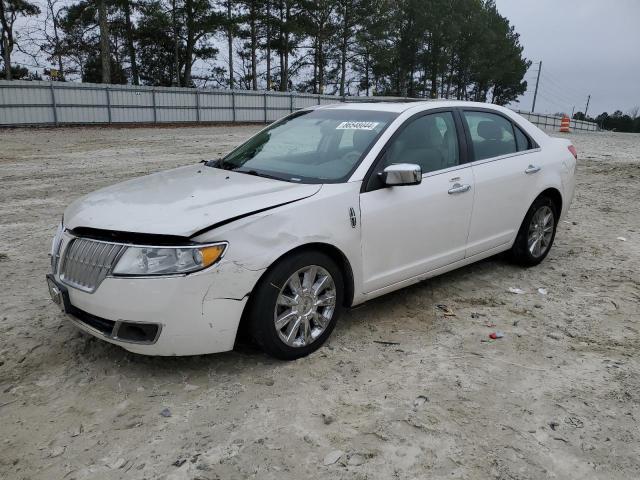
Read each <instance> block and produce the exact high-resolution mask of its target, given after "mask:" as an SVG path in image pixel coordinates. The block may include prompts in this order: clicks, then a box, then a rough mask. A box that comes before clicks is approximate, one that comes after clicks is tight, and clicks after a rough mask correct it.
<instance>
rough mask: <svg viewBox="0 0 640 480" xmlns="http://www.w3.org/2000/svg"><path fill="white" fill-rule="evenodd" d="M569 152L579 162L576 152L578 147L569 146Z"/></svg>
mask: <svg viewBox="0 0 640 480" xmlns="http://www.w3.org/2000/svg"><path fill="white" fill-rule="evenodd" d="M569 151H570V152H571V155H573V157H574V158H575V159H576V160H578V151H577V150H576V147H574V146H573V145H569Z"/></svg>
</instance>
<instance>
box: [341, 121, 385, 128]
mask: <svg viewBox="0 0 640 480" xmlns="http://www.w3.org/2000/svg"><path fill="white" fill-rule="evenodd" d="M378 123H379V122H342V123H341V124H340V125H338V126H337V127H336V130H373V129H374V128H376V126H377V125H378Z"/></svg>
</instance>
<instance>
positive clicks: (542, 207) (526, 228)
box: [511, 196, 558, 266]
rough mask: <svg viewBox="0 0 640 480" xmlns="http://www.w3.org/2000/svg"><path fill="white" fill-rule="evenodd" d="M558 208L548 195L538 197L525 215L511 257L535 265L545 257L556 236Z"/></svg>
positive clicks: (518, 261)
mask: <svg viewBox="0 0 640 480" xmlns="http://www.w3.org/2000/svg"><path fill="white" fill-rule="evenodd" d="M557 222H558V209H557V207H556V205H555V203H554V202H553V201H552V200H551V199H550V198H548V197H544V196H543V197H538V198H536V200H535V201H534V202H533V204H532V205H531V207H530V208H529V210H528V211H527V214H526V215H525V217H524V220H523V222H522V225H521V226H520V230H519V231H518V236H517V237H516V241H515V242H514V244H513V247H512V248H511V258H512V259H513V260H514V261H515V262H516V263H519V264H520V265H524V266H534V265H538V264H539V263H540V262H542V260H544V259H545V257H546V256H547V254H548V253H549V250H550V249H551V245H553V240H554V238H555V236H556V228H557Z"/></svg>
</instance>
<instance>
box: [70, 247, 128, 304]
mask: <svg viewBox="0 0 640 480" xmlns="http://www.w3.org/2000/svg"><path fill="white" fill-rule="evenodd" d="M124 248H126V247H125V246H124V245H119V244H117V243H107V242H98V241H96V240H89V239H87V238H74V239H73V240H71V241H70V242H69V244H68V245H67V248H66V249H65V251H64V255H63V257H62V264H61V266H60V280H62V282H63V283H66V284H67V285H69V286H71V287H74V288H78V289H80V290H84V291H85V292H89V293H93V292H95V290H96V288H98V287H99V286H100V284H101V283H102V281H103V280H104V279H105V277H106V276H107V274H108V273H109V272H110V271H111V268H112V266H113V264H114V262H115V260H116V259H117V258H118V256H119V255H120V252H122V250H123V249H124Z"/></svg>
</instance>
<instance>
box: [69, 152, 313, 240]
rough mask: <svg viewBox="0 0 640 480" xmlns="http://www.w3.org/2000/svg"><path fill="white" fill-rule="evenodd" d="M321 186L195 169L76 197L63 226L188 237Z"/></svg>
mask: <svg viewBox="0 0 640 480" xmlns="http://www.w3.org/2000/svg"><path fill="white" fill-rule="evenodd" d="M321 187H322V186H321V185H309V184H296V183H290V182H285V181H281V180H273V179H269V178H263V177H257V176H254V175H248V174H246V173H236V172H232V171H227V170H220V169H217V168H211V167H207V166H205V165H202V164H201V165H193V166H187V167H181V168H176V169H173V170H167V171H164V172H160V173H155V174H152V175H147V176H144V177H140V178H135V179H132V180H128V181H126V182H122V183H119V184H116V185H113V186H110V187H107V188H103V189H101V190H97V191H95V192H93V193H90V194H89V195H86V196H84V197H82V198H79V199H78V200H76V201H75V202H73V203H72V204H71V205H69V207H68V208H67V209H66V211H65V213H64V224H65V227H66V228H67V229H71V230H72V229H75V228H78V227H87V228H95V229H101V230H112V231H120V232H135V233H148V234H161V235H176V236H184V237H190V236H192V235H193V234H194V233H196V232H199V231H201V230H203V229H206V228H208V227H211V226H213V225H216V224H218V223H221V222H225V221H228V220H231V219H234V218H237V217H242V216H246V215H249V214H251V213H253V212H258V211H263V210H265V209H268V208H272V207H276V206H278V205H282V204H285V203H290V202H294V201H297V200H301V199H303V198H306V197H310V196H312V195H314V194H315V193H317V192H318V191H319V190H320V188H321Z"/></svg>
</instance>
